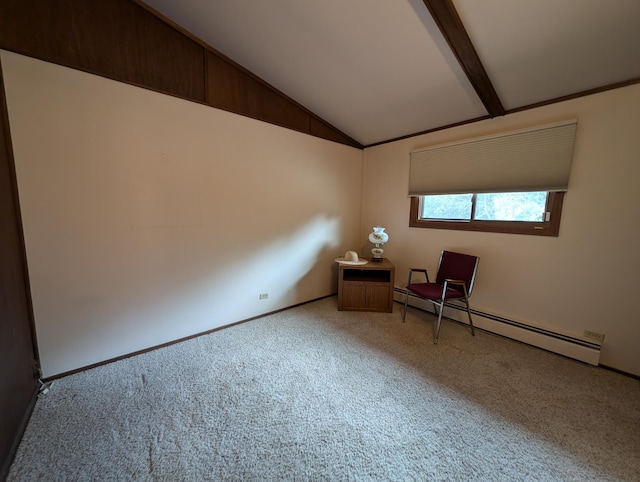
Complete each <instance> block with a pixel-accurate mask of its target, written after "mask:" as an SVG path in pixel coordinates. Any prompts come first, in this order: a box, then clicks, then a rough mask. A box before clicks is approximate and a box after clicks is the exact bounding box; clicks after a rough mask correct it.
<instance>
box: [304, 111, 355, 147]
mask: <svg viewBox="0 0 640 482" xmlns="http://www.w3.org/2000/svg"><path fill="white" fill-rule="evenodd" d="M310 134H311V135H312V136H316V137H321V138H323V139H327V140H329V141H334V142H339V143H340V144H346V145H348V146H352V147H357V148H359V149H362V145H361V144H360V143H358V142H357V141H354V140H353V139H351V138H350V137H349V136H347V135H345V134H343V133H342V132H340V131H339V130H338V129H336V128H334V127H332V126H330V125H329V124H327V123H326V122H324V121H321V120H319V119H317V118H315V117H313V116H312V117H311V132H310Z"/></svg>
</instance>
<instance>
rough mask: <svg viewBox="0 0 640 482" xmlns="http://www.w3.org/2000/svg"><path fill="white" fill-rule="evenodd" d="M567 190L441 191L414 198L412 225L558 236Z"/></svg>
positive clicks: (412, 202)
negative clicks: (448, 192)
mask: <svg viewBox="0 0 640 482" xmlns="http://www.w3.org/2000/svg"><path fill="white" fill-rule="evenodd" d="M563 198H564V192H546V191H541V192H503V193H468V194H438V195H427V196H416V197H412V198H411V218H410V223H409V225H410V226H412V227H421V228H436V229H457V230H465V231H487V232H499V233H513V234H533V235H538V236H558V233H559V229H560V214H561V212H562V201H563Z"/></svg>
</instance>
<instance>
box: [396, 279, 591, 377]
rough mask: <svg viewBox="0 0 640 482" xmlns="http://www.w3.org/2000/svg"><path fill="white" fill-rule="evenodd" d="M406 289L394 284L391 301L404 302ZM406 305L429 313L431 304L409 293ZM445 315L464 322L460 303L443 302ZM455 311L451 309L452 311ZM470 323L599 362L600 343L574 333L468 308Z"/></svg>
mask: <svg viewBox="0 0 640 482" xmlns="http://www.w3.org/2000/svg"><path fill="white" fill-rule="evenodd" d="M405 296H406V289H405V288H402V287H395V289H394V300H395V301H397V302H400V303H403V304H404V300H405ZM409 306H412V307H414V308H418V309H420V310H424V311H427V312H430V313H433V307H432V305H431V303H429V302H427V301H424V300H421V299H419V298H416V297H414V296H411V295H409ZM445 306H446V307H447V309H446V310H445V313H444V315H445V317H446V318H448V319H450V320H453V321H457V322H461V323H465V324H468V321H467V318H466V310H465V308H464V306H462V305H457V304H456V303H455V302H453V303H446V304H445ZM454 310H455V311H454ZM471 314H472V315H473V324H474V326H475V327H477V328H480V329H481V330H485V331H488V332H490V333H495V334H496V335H501V336H504V337H507V338H511V339H513V340H517V341H520V342H523V343H526V344H528V345H532V346H535V347H538V348H542V349H544V350H547V351H550V352H553V353H557V354H559V355H564V356H566V357H569V358H573V359H575V360H580V361H582V362H585V363H588V364H590V365H596V366H597V365H598V364H599V362H600V348H601V344H600V343H599V342H597V341H592V340H587V339H585V338H583V337H580V336H577V335H570V334H567V333H559V332H557V331H552V330H550V329H548V328H542V327H537V326H534V325H531V324H527V323H524V322H522V321H517V320H511V319H509V318H505V317H502V316H498V315H494V314H491V313H486V312H483V311H479V310H474V309H473V308H472V309H471Z"/></svg>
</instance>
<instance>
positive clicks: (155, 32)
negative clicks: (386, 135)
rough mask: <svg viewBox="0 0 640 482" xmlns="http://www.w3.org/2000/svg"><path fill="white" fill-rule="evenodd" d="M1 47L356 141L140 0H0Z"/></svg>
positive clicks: (327, 136) (324, 135)
mask: <svg viewBox="0 0 640 482" xmlns="http://www.w3.org/2000/svg"><path fill="white" fill-rule="evenodd" d="M0 48H3V49H6V50H10V51H13V52H17V53H20V54H23V55H27V56H30V57H34V58H37V59H41V60H45V61H48V62H52V63H56V64H59V65H64V66H67V67H71V68H73V69H77V70H82V71H85V72H90V73H92V74H96V75H101V76H103V77H107V78H110V79H114V80H118V81H121V82H127V83H130V84H133V85H137V86H140V87H144V88H147V89H151V90H155V91H158V92H162V93H165V94H169V95H174V96H177V97H180V98H183V99H188V100H192V101H195V102H199V103H206V104H209V105H211V106H213V107H218V108H220V109H224V110H228V111H231V112H235V113H237V114H241V115H244V116H247V117H251V118H254V119H258V120H262V121H265V122H269V123H272V124H276V125H279V126H282V127H287V128H289V129H294V130H296V131H299V132H304V133H305V134H311V135H314V136H317V137H321V138H324V139H329V140H332V141H335V142H340V143H343V144H347V145H350V146H353V147H357V148H360V149H361V148H362V145H360V144H359V143H358V142H356V141H354V140H353V139H351V138H349V137H348V136H346V135H344V134H343V133H341V132H340V131H338V130H337V129H335V128H333V127H331V126H330V125H329V124H327V123H326V122H324V121H322V120H320V119H319V118H318V117H317V116H315V115H314V114H313V113H311V112H310V111H308V110H307V109H305V108H304V107H303V106H301V105H300V104H298V103H296V102H295V101H294V100H292V99H290V98H288V97H287V96H286V95H284V94H283V93H281V92H279V91H278V90H277V89H275V88H273V87H271V86H270V85H269V84H267V83H266V82H264V81H262V80H261V79H260V78H258V77H257V76H255V75H253V74H252V73H251V72H249V71H247V70H246V69H244V68H242V67H241V66H239V65H237V64H235V63H234V62H233V61H231V60H230V59H228V58H227V57H225V56H223V55H221V54H220V53H219V52H217V51H216V50H215V49H213V48H212V47H210V46H208V45H206V44H205V43H204V42H202V41H201V40H199V39H197V38H196V37H195V36H193V35H192V34H190V33H188V32H185V31H184V30H183V29H182V28H180V27H179V26H177V25H175V24H173V23H172V22H171V21H169V20H168V19H166V18H164V17H163V16H162V15H160V14H159V13H158V12H155V11H154V10H153V9H151V8H150V7H148V6H147V5H144V4H143V3H141V2H140V0H91V1H89V0H55V1H53V0H2V1H0ZM312 119H313V121H312Z"/></svg>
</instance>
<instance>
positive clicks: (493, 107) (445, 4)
mask: <svg viewBox="0 0 640 482" xmlns="http://www.w3.org/2000/svg"><path fill="white" fill-rule="evenodd" d="M423 1H424V4H425V5H426V7H427V8H428V9H429V12H430V13H431V16H432V17H433V19H434V20H435V22H436V25H438V28H439V29H440V31H441V32H442V35H443V36H444V38H445V39H446V40H447V43H448V44H449V47H451V50H453V53H454V55H455V56H456V58H457V59H458V62H459V63H460V66H461V67H462V70H464V72H465V74H467V78H468V79H469V81H470V82H471V85H473V88H474V89H475V91H476V93H477V94H478V96H479V97H480V100H481V101H482V103H483V104H484V106H485V108H486V109H487V112H489V115H490V116H491V117H497V116H502V115H504V114H505V109H504V107H503V106H502V102H500V99H499V98H498V94H497V93H496V91H495V89H494V88H493V84H492V83H491V80H490V79H489V76H488V75H487V72H486V70H485V69H484V66H483V65H482V62H481V61H480V57H478V53H477V52H476V49H475V47H474V46H473V44H472V43H471V39H470V38H469V34H468V33H467V31H466V29H465V28H464V25H463V24H462V20H460V16H459V15H458V12H457V11H456V8H455V6H454V5H453V1H452V0H423Z"/></svg>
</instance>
